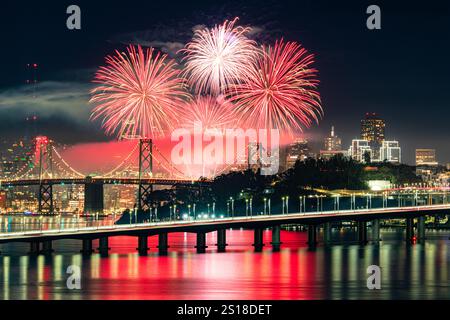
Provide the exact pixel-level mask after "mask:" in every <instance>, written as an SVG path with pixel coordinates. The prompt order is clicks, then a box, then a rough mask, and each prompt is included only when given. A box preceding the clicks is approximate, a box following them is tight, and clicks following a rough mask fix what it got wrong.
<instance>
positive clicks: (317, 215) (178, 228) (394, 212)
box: [0, 204, 450, 243]
mask: <svg viewBox="0 0 450 320" xmlns="http://www.w3.org/2000/svg"><path fill="white" fill-rule="evenodd" d="M449 211H450V204H443V205H429V206H419V207H402V208H377V209H364V210H340V211H324V212H307V213H290V214H278V215H257V216H253V217H235V218H224V219H208V220H195V221H174V222H156V223H139V224H131V225H130V224H126V225H114V226H99V227H83V228H67V229H49V230H36V231H24V232H8V233H1V234H0V243H5V242H30V241H46V240H57V239H83V238H99V237H105V236H118V235H130V236H138V235H145V234H147V235H154V234H159V233H163V232H210V231H215V230H217V229H224V228H240V227H243V228H246V227H249V228H252V227H270V226H273V225H280V224H292V223H299V224H320V223H323V222H326V221H338V220H347V219H352V220H371V219H377V218H405V217H411V216H412V217H415V216H420V215H424V214H439V213H441V214H447V213H449Z"/></svg>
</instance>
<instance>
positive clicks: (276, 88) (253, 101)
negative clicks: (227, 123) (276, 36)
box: [226, 40, 322, 134]
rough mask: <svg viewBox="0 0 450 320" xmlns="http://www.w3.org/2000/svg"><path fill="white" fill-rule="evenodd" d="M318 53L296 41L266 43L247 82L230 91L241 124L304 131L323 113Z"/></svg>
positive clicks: (228, 95)
mask: <svg viewBox="0 0 450 320" xmlns="http://www.w3.org/2000/svg"><path fill="white" fill-rule="evenodd" d="M313 63H314V56H313V55H312V54H308V53H307V51H306V50H305V49H304V48H302V47H301V46H300V45H299V44H297V43H295V42H286V43H285V42H283V40H281V41H277V42H276V43H275V45H274V46H263V47H262V52H261V54H260V56H259V57H257V58H256V59H255V61H254V64H253V68H252V69H251V70H250V71H249V72H248V73H247V76H246V77H245V78H244V81H242V82H240V83H237V84H233V85H231V86H230V87H229V88H228V89H227V92H226V96H227V98H228V101H230V102H231V103H233V104H234V105H235V114H236V116H237V117H238V119H239V122H240V124H241V126H244V127H250V128H267V129H269V128H277V129H280V130H283V131H286V132H287V133H290V134H291V133H293V132H294V131H302V127H309V126H310V125H311V124H312V122H313V121H315V122H318V118H319V117H320V115H321V114H322V107H321V105H320V95H319V93H318V92H317V91H316V88H317V84H318V80H316V74H317V70H316V69H313V68H311V65H312V64H313Z"/></svg>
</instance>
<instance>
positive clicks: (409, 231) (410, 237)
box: [405, 218, 414, 243]
mask: <svg viewBox="0 0 450 320" xmlns="http://www.w3.org/2000/svg"><path fill="white" fill-rule="evenodd" d="M405 240H406V242H407V243H413V242H414V218H406V239H405Z"/></svg>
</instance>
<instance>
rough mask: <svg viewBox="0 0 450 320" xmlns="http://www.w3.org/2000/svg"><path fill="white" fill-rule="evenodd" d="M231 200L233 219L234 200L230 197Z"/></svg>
mask: <svg viewBox="0 0 450 320" xmlns="http://www.w3.org/2000/svg"><path fill="white" fill-rule="evenodd" d="M230 200H231V216H232V217H234V199H233V197H230Z"/></svg>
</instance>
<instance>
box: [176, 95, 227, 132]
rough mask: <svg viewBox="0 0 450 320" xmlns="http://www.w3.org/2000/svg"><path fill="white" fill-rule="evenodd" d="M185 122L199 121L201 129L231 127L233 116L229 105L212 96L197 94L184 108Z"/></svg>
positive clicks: (190, 123) (197, 122) (193, 123)
mask: <svg viewBox="0 0 450 320" xmlns="http://www.w3.org/2000/svg"><path fill="white" fill-rule="evenodd" d="M184 115H185V119H186V124H187V125H188V126H194V125H196V124H199V123H201V125H202V128H203V130H206V129H225V128H231V127H233V124H234V120H235V118H234V117H233V114H232V112H231V108H230V105H229V104H227V103H226V102H223V101H221V99H220V98H215V97H212V96H197V97H196V98H195V100H193V101H191V102H190V103H189V104H187V105H186V108H185V110H184Z"/></svg>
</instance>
